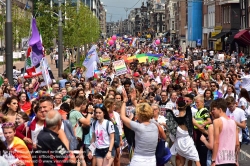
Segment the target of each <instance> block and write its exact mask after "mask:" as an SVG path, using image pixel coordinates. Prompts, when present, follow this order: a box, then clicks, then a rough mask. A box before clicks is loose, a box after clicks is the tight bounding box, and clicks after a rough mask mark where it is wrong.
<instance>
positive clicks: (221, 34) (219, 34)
mask: <svg viewBox="0 0 250 166" xmlns="http://www.w3.org/2000/svg"><path fill="white" fill-rule="evenodd" d="M227 33H228V32H220V33H218V34H217V35H215V36H214V37H211V38H209V40H213V41H216V40H218V39H220V38H221V37H222V36H224V35H225V34H227Z"/></svg>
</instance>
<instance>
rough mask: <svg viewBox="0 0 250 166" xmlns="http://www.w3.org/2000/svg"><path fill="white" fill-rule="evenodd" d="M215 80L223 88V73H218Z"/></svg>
mask: <svg viewBox="0 0 250 166" xmlns="http://www.w3.org/2000/svg"><path fill="white" fill-rule="evenodd" d="M215 81H216V82H217V83H218V85H219V89H220V90H222V85H223V81H224V77H223V75H222V74H220V73H217V74H216V76H215Z"/></svg>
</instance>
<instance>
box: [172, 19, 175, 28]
mask: <svg viewBox="0 0 250 166" xmlns="http://www.w3.org/2000/svg"><path fill="white" fill-rule="evenodd" d="M174 29H175V28H174V21H172V30H174Z"/></svg>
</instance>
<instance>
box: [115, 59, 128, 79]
mask: <svg viewBox="0 0 250 166" xmlns="http://www.w3.org/2000/svg"><path fill="white" fill-rule="evenodd" d="M113 66H114V69H115V72H116V75H117V76H119V75H122V74H126V73H127V72H128V69H127V66H126V64H125V62H124V60H119V61H115V62H113Z"/></svg>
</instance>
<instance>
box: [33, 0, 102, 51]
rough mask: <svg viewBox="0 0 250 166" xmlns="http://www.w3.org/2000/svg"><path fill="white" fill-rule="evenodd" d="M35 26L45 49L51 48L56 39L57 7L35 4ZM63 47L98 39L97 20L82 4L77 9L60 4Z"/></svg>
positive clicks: (41, 3)
mask: <svg viewBox="0 0 250 166" xmlns="http://www.w3.org/2000/svg"><path fill="white" fill-rule="evenodd" d="M36 8H37V15H36V20H37V25H38V29H39V31H40V33H41V35H42V39H43V45H44V46H45V47H46V48H50V47H51V46H53V39H55V38H56V39H58V20H59V18H58V14H57V13H58V11H59V7H58V6H55V5H54V6H53V8H51V7H50V5H49V3H47V2H43V1H40V2H37V3H36ZM61 10H62V20H63V45H64V47H68V48H72V47H74V46H81V45H84V44H88V43H91V42H95V41H97V40H98V39H99V37H100V26H99V20H98V18H97V17H96V16H94V15H93V13H92V11H91V10H90V9H89V8H88V7H87V6H85V5H84V4H83V3H80V5H79V6H78V7H77V6H76V5H72V4H69V3H67V4H62V5H61Z"/></svg>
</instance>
